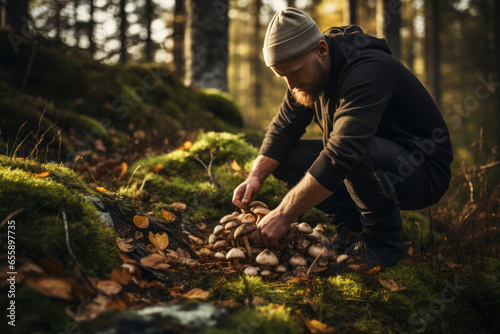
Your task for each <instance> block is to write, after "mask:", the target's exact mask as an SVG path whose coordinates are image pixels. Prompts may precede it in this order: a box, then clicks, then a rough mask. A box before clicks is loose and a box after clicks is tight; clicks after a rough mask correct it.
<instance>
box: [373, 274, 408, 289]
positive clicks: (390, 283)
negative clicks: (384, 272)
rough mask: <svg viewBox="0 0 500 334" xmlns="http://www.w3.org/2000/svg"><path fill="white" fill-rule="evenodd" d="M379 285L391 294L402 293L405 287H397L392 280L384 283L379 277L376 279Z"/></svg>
mask: <svg viewBox="0 0 500 334" xmlns="http://www.w3.org/2000/svg"><path fill="white" fill-rule="evenodd" d="M378 281H379V283H380V284H381V285H382V286H383V287H384V288H386V289H387V290H389V291H391V292H396V291H403V290H406V289H407V287H406V286H404V285H401V286H399V285H398V284H397V283H396V282H394V281H393V280H392V279H391V280H389V281H385V280H383V279H381V278H380V277H379V278H378Z"/></svg>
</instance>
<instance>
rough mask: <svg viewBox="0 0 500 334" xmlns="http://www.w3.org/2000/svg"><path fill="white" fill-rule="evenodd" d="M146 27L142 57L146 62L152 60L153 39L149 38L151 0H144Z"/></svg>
mask: <svg viewBox="0 0 500 334" xmlns="http://www.w3.org/2000/svg"><path fill="white" fill-rule="evenodd" d="M145 9H146V18H145V22H146V29H147V37H146V44H145V46H144V58H145V59H146V61H147V62H149V63H150V62H152V61H153V41H152V40H151V22H152V20H153V10H154V9H153V0H146V5H145Z"/></svg>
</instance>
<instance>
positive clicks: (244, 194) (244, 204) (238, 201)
mask: <svg viewBox="0 0 500 334" xmlns="http://www.w3.org/2000/svg"><path fill="white" fill-rule="evenodd" d="M260 186H261V183H260V180H259V179H258V178H256V177H251V176H249V177H248V178H247V179H246V180H245V182H243V183H242V184H240V185H239V186H238V187H236V189H234V193H233V203H234V205H236V206H237V207H239V208H240V209H245V210H246V209H248V204H250V203H251V202H252V201H253V200H254V199H255V197H257V194H258V192H259V189H260Z"/></svg>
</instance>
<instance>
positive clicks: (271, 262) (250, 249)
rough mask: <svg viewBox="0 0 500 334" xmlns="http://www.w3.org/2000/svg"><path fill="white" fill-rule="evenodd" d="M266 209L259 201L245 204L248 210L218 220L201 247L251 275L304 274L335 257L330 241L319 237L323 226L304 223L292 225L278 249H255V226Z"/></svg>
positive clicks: (323, 265)
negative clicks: (310, 268) (205, 243)
mask: <svg viewBox="0 0 500 334" xmlns="http://www.w3.org/2000/svg"><path fill="white" fill-rule="evenodd" d="M269 212H270V210H269V207H268V206H267V205H266V204H265V203H263V202H260V201H254V202H252V203H251V204H250V205H249V210H248V211H247V210H242V212H241V213H239V212H233V213H232V214H229V215H226V216H224V217H222V219H221V220H220V224H218V225H217V226H215V228H214V229H213V233H212V234H211V235H210V237H209V238H208V245H205V247H206V248H207V249H208V250H210V251H211V252H212V254H214V255H213V256H214V258H215V259H216V260H218V261H224V262H226V261H230V262H232V263H233V265H234V266H235V267H236V268H238V269H240V270H243V272H244V273H245V274H247V275H251V276H257V275H260V276H269V275H271V274H272V273H273V272H274V273H287V272H291V271H295V272H296V273H298V274H300V273H305V272H307V271H308V269H309V267H310V266H311V264H313V263H315V264H317V267H316V266H314V267H313V268H312V269H314V268H316V270H318V268H321V267H326V266H327V265H328V262H329V260H331V259H333V258H334V257H335V254H334V251H333V250H332V247H331V242H330V240H329V239H328V238H327V237H326V236H325V235H324V234H323V233H324V228H325V226H324V225H321V224H318V225H317V226H316V227H315V228H312V227H311V226H310V225H309V224H308V223H305V222H302V223H292V224H291V225H290V229H289V230H288V232H287V233H286V234H285V236H284V237H283V239H282V243H281V244H280V248H279V249H263V248H260V247H257V246H256V233H257V232H256V230H257V224H258V223H259V221H260V220H261V219H262V217H264V216H265V215H266V214H268V213H269Z"/></svg>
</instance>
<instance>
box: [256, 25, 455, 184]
mask: <svg viewBox="0 0 500 334" xmlns="http://www.w3.org/2000/svg"><path fill="white" fill-rule="evenodd" d="M324 35H325V39H326V42H327V43H328V47H329V50H330V55H331V70H330V76H329V80H328V83H327V85H326V87H325V89H324V91H323V92H322V93H321V94H320V96H319V99H318V101H316V103H315V105H314V106H313V107H311V108H306V107H303V106H298V105H297V104H295V100H294V98H293V96H292V94H291V92H290V90H289V89H287V92H286V94H285V98H284V100H283V103H282V105H281V108H280V111H279V113H278V114H277V115H276V116H275V117H274V119H273V121H272V122H271V124H270V125H269V128H268V131H267V133H266V136H265V139H264V142H263V143H262V146H261V148H260V152H259V154H262V155H265V156H268V157H271V158H273V159H276V160H278V161H282V160H283V159H284V158H285V157H286V156H287V155H288V153H289V152H290V150H291V149H292V148H293V146H294V145H295V144H296V142H297V141H298V140H299V139H300V137H301V136H302V135H303V134H304V132H305V128H306V127H307V126H308V125H309V124H310V122H311V120H312V119H313V118H314V121H315V122H316V123H318V125H319V126H320V127H321V128H322V130H323V144H324V149H323V151H322V152H321V153H320V155H319V156H318V158H317V159H316V161H315V162H314V163H313V165H312V166H311V167H310V169H309V173H310V174H311V175H312V176H314V177H315V179H316V180H317V181H318V182H319V183H321V184H322V185H323V186H324V187H326V188H327V189H329V190H331V191H335V190H336V189H337V187H338V186H339V185H340V183H341V182H342V181H343V180H344V179H345V178H346V177H347V176H348V175H349V173H350V172H351V171H352V169H353V168H355V167H356V165H357V164H358V163H360V162H361V161H362V160H363V158H364V156H365V152H366V143H367V141H368V140H370V139H371V138H372V137H373V136H377V137H381V138H385V139H388V140H391V141H393V142H396V143H398V144H400V145H401V146H403V147H404V148H406V149H407V150H408V151H409V152H410V153H413V154H414V156H415V158H416V160H418V158H420V157H422V156H424V157H425V160H426V162H427V163H426V168H428V169H429V171H430V173H428V174H429V177H430V180H429V181H430V182H433V183H434V184H440V185H443V186H442V187H444V188H445V189H444V190H446V189H447V188H448V186H449V180H450V174H451V172H450V164H451V161H452V160H453V153H452V148H451V142H450V138H449V133H448V129H447V127H446V124H445V122H444V120H443V117H442V116H441V113H440V112H439V109H438V107H437V105H436V104H435V103H434V101H433V99H432V97H431V96H430V95H429V93H428V92H427V90H426V89H425V88H424V86H423V85H422V84H421V83H420V81H419V80H418V79H417V78H416V77H415V75H413V73H411V72H410V71H409V70H408V69H407V68H406V67H404V65H402V64H401V63H400V62H399V61H398V60H397V59H395V58H394V57H392V55H391V51H390V49H389V47H388V45H387V43H386V42H385V40H384V39H379V38H375V37H373V36H369V35H366V34H364V33H363V31H362V30H361V29H360V28H359V27H357V26H348V27H340V28H330V29H329V30H327V31H326V32H325V33H324ZM395 177H397V175H396V176H395Z"/></svg>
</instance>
